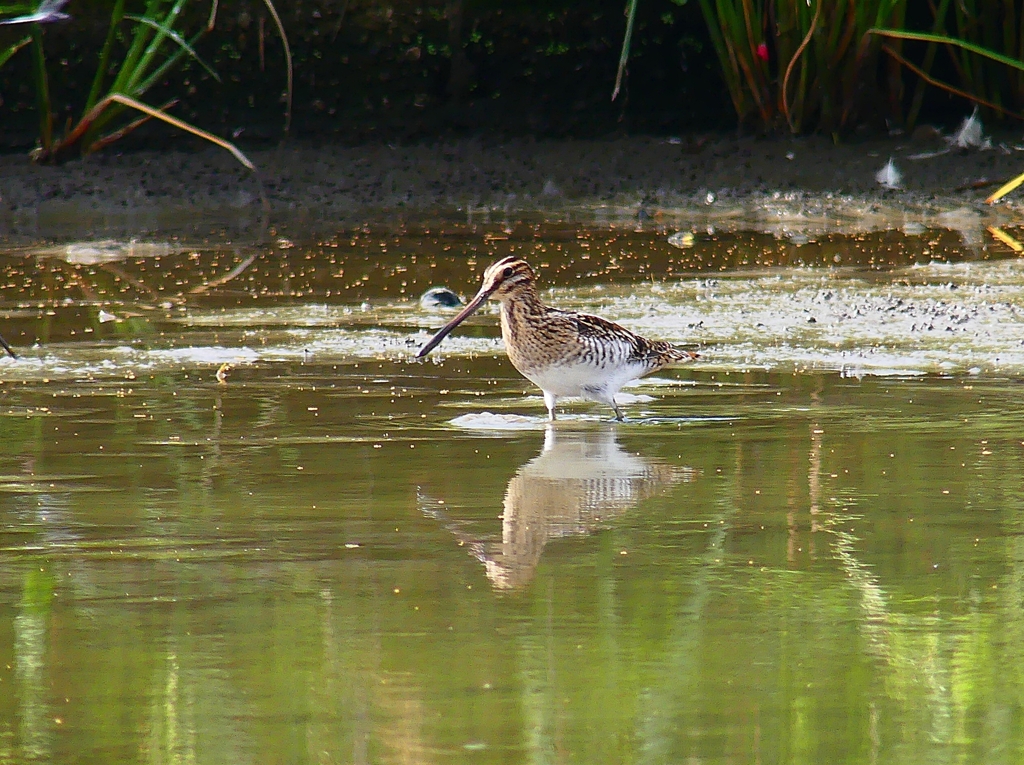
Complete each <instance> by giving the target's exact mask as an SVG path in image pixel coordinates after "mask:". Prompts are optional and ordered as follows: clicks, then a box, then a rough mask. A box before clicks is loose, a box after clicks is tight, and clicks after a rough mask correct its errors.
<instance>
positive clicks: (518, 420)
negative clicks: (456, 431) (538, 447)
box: [448, 412, 548, 431]
mask: <svg viewBox="0 0 1024 765" xmlns="http://www.w3.org/2000/svg"><path fill="white" fill-rule="evenodd" d="M448 424H449V425H452V426H454V427H456V428H463V429H464V430H488V431H506V430H544V428H546V427H547V425H548V420H547V417H546V416H545V417H527V416H525V415H521V414H494V413H492V412H474V413H473V414H463V415H459V416H458V417H456V418H454V419H452V420H449V421H448Z"/></svg>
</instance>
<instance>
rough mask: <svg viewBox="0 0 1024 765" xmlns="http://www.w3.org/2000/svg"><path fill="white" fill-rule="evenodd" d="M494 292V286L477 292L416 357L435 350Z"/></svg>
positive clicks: (420, 357)
mask: <svg viewBox="0 0 1024 765" xmlns="http://www.w3.org/2000/svg"><path fill="white" fill-rule="evenodd" d="M492 292H494V289H493V288H492V289H489V290H480V291H479V292H478V293H476V297H474V298H473V299H472V300H470V301H469V303H468V304H467V305H466V307H465V308H463V309H462V310H461V311H459V313H458V315H457V316H456V317H455V318H454V319H452V320H451V321H450V322H448V323H447V324H445V325H444V326H443V327H441V329H439V330H438V331H437V334H436V335H434V336H433V337H432V338H430V339H429V340H427V344H426V345H424V346H423V347H422V348H420V352H419V353H417V354H416V358H418V359H422V358H423V357H424V356H426V355H427V354H428V353H430V352H431V351H432V350H434V348H436V347H437V346H438V344H439V343H440V342H441V341H442V340H444V339H445V338H446V337H448V333H449V332H451V331H452V330H453V329H455V328H456V327H457V326H459V325H460V324H461V323H462V322H463V321H465V320H466V319H467V318H468V317H469V316H470V314H472V313H473V311H475V310H476V309H477V308H479V307H480V306H481V305H483V302H484V301H485V300H487V298H489V297H490V296H491V293H492Z"/></svg>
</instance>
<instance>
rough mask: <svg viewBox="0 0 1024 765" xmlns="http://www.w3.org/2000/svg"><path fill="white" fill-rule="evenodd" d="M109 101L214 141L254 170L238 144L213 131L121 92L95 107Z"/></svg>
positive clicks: (103, 105)
mask: <svg viewBox="0 0 1024 765" xmlns="http://www.w3.org/2000/svg"><path fill="white" fill-rule="evenodd" d="M110 101H115V102H117V103H121V104H123V105H125V107H130V108H131V109H135V110H138V111H139V112H141V113H142V114H145V115H148V116H150V117H153V118H154V119H157V120H162V121H163V122H166V123H167V124H168V125H171V126H173V127H176V128H178V129H179V130H184V131H185V132H186V133H191V134H193V135H195V136H198V137H200V138H203V139H204V140H208V141H210V142H211V143H214V144H216V145H218V146H220V147H221V148H224V150H226V151H228V152H230V153H231V155H232V156H233V157H234V159H237V160H238V161H239V162H241V163H242V164H243V165H244V166H245V167H247V168H248V169H250V170H252V171H253V172H255V171H256V166H255V165H253V163H252V162H251V161H250V160H249V158H248V157H246V156H245V155H244V154H242V152H241V151H240V150H239V147H238V146H236V145H234V144H233V143H231V142H230V141H228V140H224V139H223V138H220V137H218V136H216V135H214V134H213V133H208V132H206V131H205V130H203V129H202V128H198V127H196V126H195V125H191V124H189V123H187V122H185V121H184V120H179V119H178V118H177V117H171V116H170V115H169V114H166V113H165V112H161V111H160V110H159V109H154V108H153V107H151V105H148V104H146V103H142V101H139V100H136V99H134V98H132V97H130V96H127V95H124V94H123V93H111V94H110V95H108V96H106V97H105V98H103V99H102V100H101V101H99V103H97V104H96V107H95V109H97V110H98V109H102V108H105V107H106V105H108V103H109V102H110ZM84 121H85V120H83V122H84Z"/></svg>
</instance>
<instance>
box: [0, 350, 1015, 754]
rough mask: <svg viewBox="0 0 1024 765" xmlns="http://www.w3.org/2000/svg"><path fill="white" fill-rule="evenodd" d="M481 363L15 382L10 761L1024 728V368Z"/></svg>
mask: <svg viewBox="0 0 1024 765" xmlns="http://www.w3.org/2000/svg"><path fill="white" fill-rule="evenodd" d="M463 367H464V368H465V372H464V374H462V375H460V374H458V373H457V372H455V371H454V370H453V369H451V368H449V367H440V368H435V367H426V368H421V370H422V376H418V377H410V376H409V369H408V367H407V366H406V365H405V364H402V363H397V362H381V363H378V364H372V365H366V364H363V365H362V366H359V367H357V366H355V365H349V366H339V367H337V368H335V367H333V366H316V365H312V364H311V365H305V366H302V365H297V364H295V365H288V364H278V365H275V364H263V365H260V366H259V367H258V368H255V369H251V370H249V371H248V372H246V373H245V374H242V375H239V376H237V377H233V378H232V379H231V380H230V381H229V382H228V384H226V385H221V384H218V383H216V382H214V381H212V380H211V381H209V382H201V381H196V380H195V379H194V378H186V377H185V376H184V375H176V376H175V375H168V376H167V377H164V378H159V379H156V380H152V381H150V380H147V381H132V382H127V381H126V382H125V383H124V384H123V385H121V384H118V385H112V386H102V385H93V384H88V383H77V384H76V383H69V384H66V385H61V386H59V387H57V386H47V385H42V384H40V385H28V384H26V385H21V386H18V387H16V388H10V389H8V390H7V391H6V393H5V398H4V402H5V408H4V414H3V417H2V422H3V428H2V431H0V474H2V475H3V476H4V486H3V491H2V492H0V754H2V755H3V761H10V762H21V761H55V762H60V761H71V760H75V759H80V758H87V759H94V760H97V761H139V762H170V761H194V762H218V763H225V762H249V761H264V762H265V761H282V762H294V761H317V762H410V761H411V762H442V761H443V762H448V761H462V762H548V761H567V762H580V763H602V762H607V763H622V762H637V763H646V762H652V763H661V762H679V761H684V760H691V759H692V760H694V761H716V762H726V761H728V762H755V761H761V762H781V761H789V762H823V761H828V762H833V761H842V762H847V761H848V762H871V761H877V762H897V761H898V762H905V763H924V762H934V761H946V760H954V759H963V760H968V761H982V760H983V761H986V762H1014V761H1017V760H1018V759H1019V757H1020V754H1021V752H1022V750H1024V735H1022V733H1021V731H1022V730H1024V726H1022V725H1021V712H1022V708H1024V704H1022V702H1024V676H1022V669H1024V665H1022V664H1021V662H1020V660H1019V657H1018V647H1019V646H1020V645H1021V644H1022V639H1024V634H1022V626H1024V618H1022V613H1021V603H1022V602H1024V598H1022V596H1024V591H1022V584H1024V579H1022V577H1021V571H1022V570H1024V555H1022V550H1021V547H1020V543H1019V540H1020V539H1021V531H1022V519H1024V512H1022V511H1024V495H1022V478H1024V464H1022V458H1024V447H1022V445H1021V440H1020V433H1021V432H1022V427H1021V426H1022V424H1024V422H1022V420H1024V415H1022V414H1021V412H1022V411H1024V406H1022V403H1024V402H1022V398H1024V396H1022V394H1024V389H1022V388H1020V386H1019V385H1018V384H1017V383H1015V382H1013V381H1001V380H997V379H979V378H967V379H944V378H936V377H922V378H918V379H884V378H866V379H864V380H862V381H857V380H849V379H842V378H840V377H838V376H834V375H810V374H802V375H800V374H798V375H789V374H773V375H767V374H764V373H746V374H739V373H732V374H729V375H725V374H724V373H715V374H712V373H706V372H687V371H686V370H682V371H681V372H680V374H682V373H685V374H687V378H686V379H685V380H684V382H686V383H687V384H686V385H669V384H664V385H659V386H657V388H656V391H653V392H656V395H657V398H656V399H655V400H654V401H651V402H647V403H644V404H643V406H642V407H639V408H638V409H639V410H640V411H638V419H637V420H636V421H634V422H631V423H626V424H624V425H620V426H613V425H610V424H608V423H604V422H599V421H596V420H594V419H589V415H583V416H579V415H577V416H576V417H575V419H573V418H571V417H570V418H568V419H567V420H566V421H565V422H564V423H563V422H559V423H558V428H556V429H555V430H553V431H547V432H545V430H544V429H543V427H542V426H541V425H539V423H540V417H541V415H542V412H541V410H540V407H536V409H537V412H536V415H537V422H538V426H537V429H526V430H521V431H506V432H496V431H487V430H470V429H466V428H461V429H460V428H455V427H452V426H450V425H449V424H447V423H448V421H449V420H451V419H452V418H453V417H454V416H455V415H457V414H462V413H466V412H474V411H475V412H482V411H491V412H498V413H522V412H524V411H529V406H528V405H524V400H523V398H522V391H523V390H524V384H523V383H522V381H521V380H519V379H518V378H517V377H515V376H514V373H513V372H512V371H511V370H510V369H509V368H508V366H507V364H505V362H504V361H502V360H493V359H475V360H470V361H467V362H465V364H464V365H463ZM463 367H460V368H463ZM375 381H377V382H375ZM725 381H728V385H725V386H724V387H720V384H721V383H723V382H725ZM453 385H457V386H458V388H459V389H460V390H461V391H462V393H461V394H460V395H459V396H458V397H455V398H454V399H453V397H452V396H451V395H442V394H440V392H439V391H440V389H441V387H442V386H453ZM363 391H366V392H363ZM403 391H404V392H403ZM477 394H479V395H477Z"/></svg>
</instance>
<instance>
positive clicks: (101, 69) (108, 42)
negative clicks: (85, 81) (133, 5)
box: [84, 0, 124, 112]
mask: <svg viewBox="0 0 1024 765" xmlns="http://www.w3.org/2000/svg"><path fill="white" fill-rule="evenodd" d="M123 17H124V0H116V1H115V3H114V8H113V10H112V11H111V12H110V27H109V28H108V29H107V38H106V39H105V40H104V41H103V47H102V48H101V49H100V61H99V64H98V65H97V67H96V74H95V76H93V79H92V87H91V88H89V97H88V98H87V99H86V101H85V109H84V112H88V111H90V110H91V109H92V107H94V106H95V105H96V101H97V100H98V99H99V97H100V91H101V90H102V89H103V81H104V80H105V79H106V77H107V67H108V66H109V62H110V51H111V49H112V48H113V46H114V38H115V37H116V36H117V28H118V26H119V25H120V23H121V19H122V18H123Z"/></svg>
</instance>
